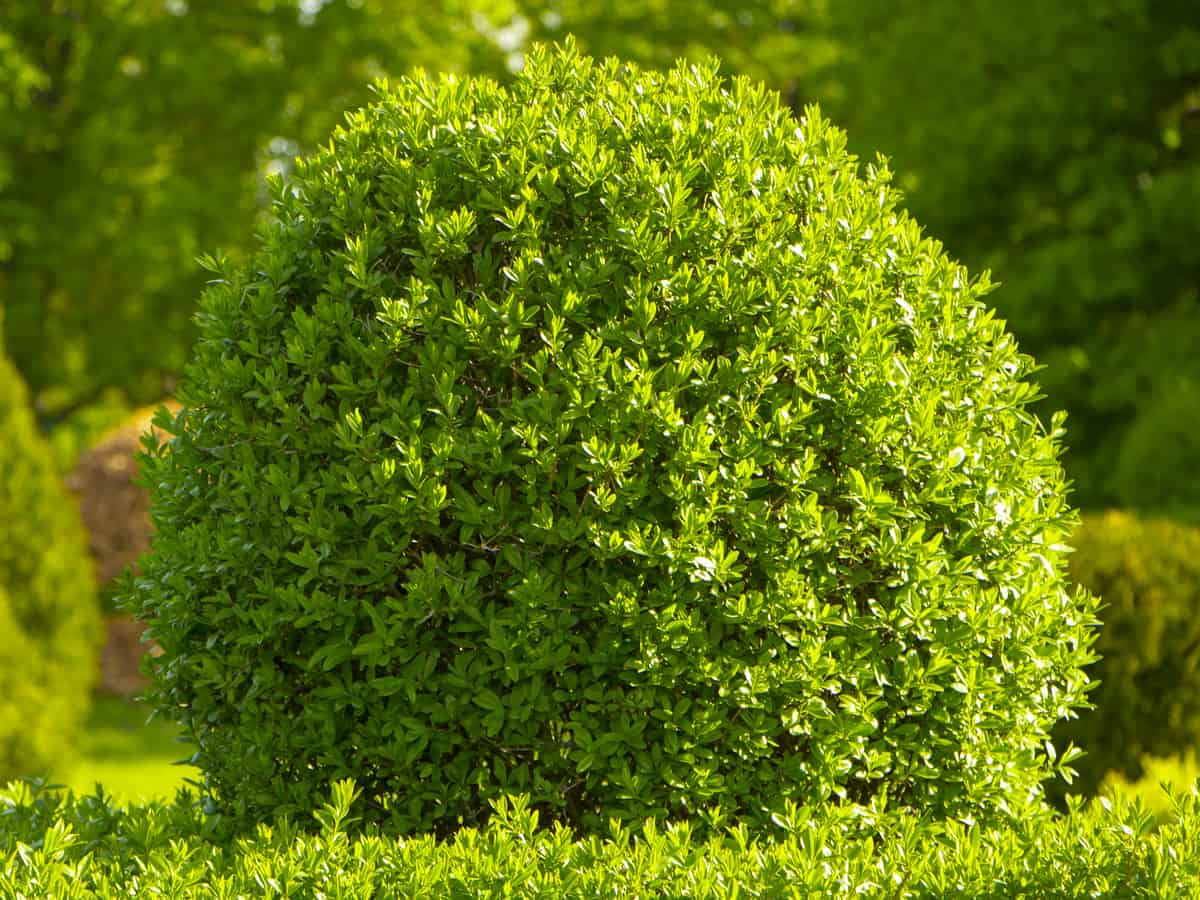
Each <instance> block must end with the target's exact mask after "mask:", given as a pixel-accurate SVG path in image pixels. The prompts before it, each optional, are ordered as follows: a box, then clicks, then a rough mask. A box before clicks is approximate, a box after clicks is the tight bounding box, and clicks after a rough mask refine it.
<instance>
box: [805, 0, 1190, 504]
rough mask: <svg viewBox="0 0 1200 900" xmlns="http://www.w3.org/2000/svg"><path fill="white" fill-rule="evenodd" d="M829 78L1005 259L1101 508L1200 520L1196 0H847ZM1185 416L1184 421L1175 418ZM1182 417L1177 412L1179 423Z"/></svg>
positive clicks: (1088, 493) (1076, 456) (933, 201)
mask: <svg viewBox="0 0 1200 900" xmlns="http://www.w3.org/2000/svg"><path fill="white" fill-rule="evenodd" d="M828 16H829V19H828V22H827V24H826V25H824V26H821V27H820V29H819V30H821V31H822V32H823V33H824V34H825V35H826V37H827V38H828V39H829V40H832V41H834V42H835V43H836V45H837V48H838V49H837V53H836V54H835V55H834V56H833V57H831V58H830V59H831V62H832V64H831V66H830V67H828V68H827V69H826V70H825V74H824V78H823V79H820V80H816V81H812V82H810V83H809V84H808V85H806V87H807V92H808V95H809V96H811V97H814V98H820V100H821V103H822V107H823V109H824V110H825V111H826V112H827V113H829V114H831V115H832V117H833V119H834V121H836V122H838V124H840V125H843V126H844V127H846V128H847V129H848V130H849V133H850V135H851V137H852V138H853V139H854V141H855V145H854V146H855V147H857V148H862V149H864V150H867V151H869V152H871V153H875V152H882V153H885V154H887V155H888V156H889V157H890V158H891V160H892V161H893V163H894V164H895V166H896V167H897V170H898V171H900V172H903V173H904V178H903V179H902V180H901V186H902V187H903V188H904V190H905V192H906V195H907V200H906V204H907V206H908V208H909V209H910V210H911V211H912V212H913V214H914V215H915V216H916V217H917V219H919V220H920V221H921V223H922V224H923V225H925V226H926V227H927V228H929V230H930V232H931V233H932V234H935V235H937V236H938V237H939V238H942V239H943V240H944V241H945V242H946V244H947V247H948V248H949V250H950V251H951V252H952V253H954V254H955V255H957V256H958V257H959V258H961V259H964V260H965V261H966V262H967V264H968V265H971V266H973V267H982V266H985V265H986V266H988V267H990V268H991V270H992V272H993V273H994V274H995V276H996V277H997V279H998V280H999V281H1000V282H1001V283H1003V284H1004V290H1003V291H1001V292H999V293H998V294H997V295H996V300H995V302H996V305H997V308H998V310H999V313H1000V315H1002V316H1004V317H1005V318H1006V319H1007V320H1008V321H1009V322H1010V323H1011V327H1012V329H1013V331H1014V333H1015V334H1016V335H1017V337H1018V338H1019V339H1020V340H1021V345H1022V347H1023V348H1024V349H1026V350H1027V351H1029V352H1032V353H1033V354H1034V355H1035V356H1036V357H1037V358H1038V360H1039V361H1040V362H1042V363H1044V364H1045V365H1046V366H1047V368H1046V371H1045V372H1044V373H1043V374H1042V376H1041V382H1042V385H1043V387H1044V389H1045V391H1046V393H1047V395H1048V398H1049V399H1048V401H1047V403H1046V405H1045V407H1044V408H1045V409H1051V408H1052V409H1060V408H1063V407H1065V408H1066V409H1067V410H1069V412H1070V419H1069V420H1068V425H1069V435H1070V440H1069V446H1070V451H1069V453H1068V455H1067V457H1066V459H1065V461H1066V465H1067V469H1068V472H1069V473H1070V474H1071V476H1072V478H1073V479H1074V480H1075V482H1076V484H1077V486H1078V491H1077V494H1076V495H1075V498H1076V502H1078V503H1079V504H1080V505H1081V506H1083V507H1084V508H1094V509H1100V508H1105V507H1108V506H1116V507H1130V508H1136V509H1140V510H1143V511H1149V512H1158V513H1160V514H1163V513H1165V514H1171V515H1180V514H1186V515H1187V516H1189V517H1190V518H1192V519H1195V520H1200V493H1198V492H1197V491H1198V489H1197V488H1196V486H1195V485H1196V481H1195V478H1194V474H1195V473H1196V472H1197V471H1200V443H1197V441H1196V439H1195V429H1194V428H1193V429H1191V430H1190V432H1189V434H1188V435H1187V437H1186V439H1184V440H1182V441H1174V440H1172V439H1171V436H1172V435H1171V433H1170V432H1173V431H1174V430H1175V429H1171V427H1170V423H1171V421H1172V420H1174V421H1175V422H1178V423H1182V422H1194V421H1195V420H1196V418H1197V416H1200V217H1198V216H1197V215H1196V209H1197V208H1198V207H1200V16H1197V5H1196V3H1195V0H1093V2H1089V3H1056V4H1046V3H1043V2H1040V0H1016V2H1008V3H995V2H992V0H969V2H965V3H964V2H963V0H943V2H932V3H931V2H928V0H922V2H916V0H905V2H900V3H897V2H895V0H840V2H838V3H830V4H828ZM1164 425H1166V426H1167V427H1168V430H1169V433H1168V434H1162V433H1161V432H1160V429H1162V428H1163V426H1164ZM1177 428H1179V426H1176V429H1177Z"/></svg>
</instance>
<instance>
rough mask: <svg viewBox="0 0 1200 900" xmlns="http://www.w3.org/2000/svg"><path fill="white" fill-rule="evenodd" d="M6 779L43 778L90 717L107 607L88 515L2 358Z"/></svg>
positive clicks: (2, 758)
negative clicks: (86, 528)
mask: <svg viewBox="0 0 1200 900" xmlns="http://www.w3.org/2000/svg"><path fill="white" fill-rule="evenodd" d="M0 434H3V435H4V439H3V441H0V778H3V779H5V780H7V779H10V778H16V777H18V776H25V775H34V774H44V773H46V772H47V771H49V770H50V768H51V767H53V765H54V764H55V763H56V762H58V761H59V759H60V758H61V755H62V753H63V751H64V750H65V749H66V748H67V747H69V745H70V744H71V742H72V741H73V739H74V737H75V734H76V732H77V730H78V728H79V724H80V723H81V721H82V720H83V717H84V715H86V713H87V710H88V706H89V703H90V699H89V698H90V689H91V686H92V682H93V680H94V679H95V675H96V657H97V653H98V652H99V649H100V641H101V627H100V606H99V603H98V602H97V600H96V594H95V590H96V589H95V586H94V584H93V580H92V567H91V561H90V559H89V558H88V555H87V542H86V541H85V539H84V536H83V528H82V526H81V524H80V521H79V511H78V509H76V507H75V505H74V503H73V501H72V500H71V498H70V497H69V495H68V494H67V492H66V489H65V488H64V487H63V486H62V485H61V484H60V483H59V480H58V476H57V474H56V472H55V468H54V464H53V461H52V459H51V455H50V452H49V448H48V447H47V446H46V444H45V442H44V441H43V440H42V439H41V437H40V435H38V433H37V431H36V429H35V427H34V424H33V416H32V414H31V413H30V410H29V407H28V397H27V395H26V391H25V385H24V384H23V383H22V382H21V380H20V377H19V376H18V375H17V373H16V372H15V371H14V370H13V368H12V366H11V364H10V363H9V362H8V360H7V359H5V358H4V357H3V356H2V355H0Z"/></svg>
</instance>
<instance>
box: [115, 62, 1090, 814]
mask: <svg viewBox="0 0 1200 900" xmlns="http://www.w3.org/2000/svg"><path fill="white" fill-rule="evenodd" d="M894 203H895V198H894V196H893V195H892V193H891V192H890V190H889V187H888V183H887V174H886V171H885V170H883V169H881V168H877V167H868V169H867V170H866V173H865V174H862V175H860V174H858V172H857V170H856V164H855V162H854V160H853V159H851V158H850V157H848V156H847V155H846V152H845V150H844V143H843V136H842V134H841V133H840V132H838V131H837V130H835V129H833V128H831V127H830V126H829V125H828V124H826V123H825V122H824V121H822V120H821V119H820V118H819V117H818V116H817V115H816V114H815V113H812V114H809V115H807V116H805V117H804V118H803V119H802V120H800V121H797V120H795V119H794V118H793V117H792V116H791V114H790V113H789V112H787V111H786V110H784V109H783V108H781V106H780V104H779V102H778V99H777V98H776V96H775V95H773V94H770V93H768V92H765V91H764V90H762V89H761V88H760V87H758V86H757V85H755V84H752V83H750V82H747V81H743V80H738V81H734V82H733V83H732V84H729V85H725V84H723V83H722V81H721V80H720V79H719V77H718V76H717V74H716V66H715V65H714V64H708V65H701V66H695V67H687V68H683V67H681V68H679V69H677V70H675V71H673V72H672V73H670V74H669V75H659V74H654V73H650V72H642V71H638V70H637V69H636V68H633V67H630V66H624V65H621V64H620V63H618V62H616V61H611V62H606V63H603V64H601V63H596V62H593V61H591V60H588V59H585V58H580V57H579V56H578V55H577V54H576V53H575V51H574V50H573V48H572V47H571V46H570V45H568V46H567V47H566V48H565V49H562V50H559V51H555V52H549V51H539V52H536V53H534V54H532V56H531V57H530V59H529V60H528V64H527V67H526V69H525V71H524V73H523V74H521V75H520V76H519V77H518V78H517V79H516V81H515V83H514V84H513V85H512V87H511V88H510V89H505V88H502V87H499V86H497V85H496V84H494V83H492V82H490V81H487V80H466V81H462V80H456V79H454V78H452V77H446V78H443V79H441V80H428V79H426V78H424V77H418V78H415V79H413V80H404V81H402V82H400V83H398V84H396V85H393V86H384V87H382V88H381V90H380V97H379V100H378V102H377V103H376V104H375V105H373V106H371V107H369V108H367V109H364V110H363V111H361V112H359V113H356V114H355V115H353V116H352V117H351V118H350V119H349V122H348V124H347V125H346V127H345V128H343V129H341V130H339V131H338V132H337V133H336V134H335V135H334V137H333V139H332V142H331V143H330V145H329V146H328V148H326V149H325V150H323V151H322V152H320V153H318V154H317V155H316V156H315V157H314V158H312V159H309V160H307V161H303V162H301V163H299V164H298V167H297V170H296V175H295V178H294V179H293V180H292V181H291V182H290V183H288V184H287V185H285V186H282V187H281V188H280V189H279V190H278V192H277V199H276V201H275V206H274V214H273V217H272V220H271V221H270V222H269V223H268V224H267V225H266V227H265V230H264V246H263V248H262V250H261V252H260V253H259V255H258V257H257V259H256V260H255V261H254V262H253V263H252V264H251V265H249V266H247V267H245V268H242V269H238V270H230V269H228V267H225V266H223V265H221V264H218V263H214V265H213V268H214V269H216V271H217V274H216V277H215V280H214V282H213V285H212V288H211V290H209V291H208V292H207V294H206V296H205V298H204V305H203V312H202V315H201V323H202V328H203V334H202V337H201V339H200V341H199V344H198V347H197V350H196V356H195V359H194V361H193V364H192V365H191V367H190V369H189V372H188V374H187V377H186V379H185V383H184V384H183V385H182V387H181V388H180V391H179V397H180V399H181V400H182V402H183V404H184V408H183V409H182V410H181V411H180V412H179V413H178V414H177V415H175V416H173V417H172V416H167V415H163V416H162V417H161V418H160V420H159V421H160V423H161V425H162V427H163V428H165V429H166V430H167V431H168V432H169V433H170V434H171V438H170V440H169V441H168V443H167V444H165V445H163V446H159V447H158V448H157V449H154V448H153V445H152V447H151V450H150V452H149V453H148V454H147V459H146V470H147V476H148V480H149V481H150V483H151V484H152V487H153V490H154V492H155V496H156V499H155V505H154V507H153V509H154V512H153V516H154V519H155V526H156V528H157V531H158V537H157V539H156V542H155V544H154V548H153V550H152V552H151V554H150V555H149V557H148V558H146V559H145V560H144V562H143V565H144V575H143V577H141V578H140V579H138V580H137V581H135V582H133V584H132V586H131V588H130V594H129V603H130V605H131V606H132V607H134V608H137V609H138V610H139V611H140V614H141V615H142V616H144V617H146V618H147V619H149V620H151V621H152V623H153V627H152V630H151V633H152V635H153V637H154V638H155V639H156V640H157V641H158V642H159V643H160V644H161V646H162V649H163V651H164V652H163V655H162V656H161V657H160V658H159V660H158V662H157V666H156V670H157V675H156V684H155V686H154V687H153V688H152V694H153V697H154V700H155V702H156V704H157V706H158V708H159V709H161V710H162V711H163V712H164V713H166V714H167V715H170V716H172V717H174V718H176V719H177V720H179V722H181V723H182V725H183V726H184V727H185V732H186V734H187V735H188V736H190V738H191V739H192V740H193V741H194V742H195V744H196V753H195V761H196V762H197V763H198V765H199V766H200V767H201V768H202V769H203V770H204V772H205V778H206V781H207V785H208V787H209V789H210V790H211V792H212V794H213V798H212V799H213V800H214V801H215V804H216V807H217V808H220V809H222V810H223V811H224V813H225V814H226V815H229V816H231V817H232V818H233V820H234V821H238V822H249V821H253V820H254V819H256V818H261V817H265V816H267V815H270V814H271V813H273V812H279V811H293V812H296V811H302V810H309V809H312V808H315V807H316V806H318V805H319V804H320V803H321V802H322V801H323V799H324V797H325V796H326V794H327V785H328V783H329V781H330V780H332V779H336V778H341V777H344V776H353V777H354V778H355V779H356V780H357V782H358V784H359V786H360V787H361V788H362V789H363V791H364V799H363V801H362V802H361V803H360V805H359V808H358V810H357V814H358V815H361V816H364V817H365V818H366V819H368V820H373V821H386V822H387V824H388V825H389V827H393V828H397V829H401V830H411V829H429V830H434V831H437V832H446V831H449V830H452V829H453V828H455V827H456V826H457V825H458V824H459V823H460V822H462V823H474V822H479V821H481V820H482V819H483V818H485V817H486V815H487V812H488V810H489V801H490V800H491V799H492V798H494V797H496V796H497V795H499V794H502V793H526V794H528V795H530V797H531V799H532V802H533V804H534V805H535V807H536V808H538V809H539V810H541V812H542V814H543V821H547V820H550V819H555V820H560V821H565V822H567V823H569V824H571V825H573V826H575V827H578V828H580V829H595V828H602V827H603V826H604V824H605V822H606V820H608V819H610V818H617V819H622V820H627V821H634V822H637V821H640V820H641V819H642V818H643V817H647V816H657V817H663V818H686V817H692V816H695V815H697V814H698V813H699V812H701V811H702V810H705V809H706V808H708V807H713V806H716V805H719V806H720V808H721V810H722V811H723V813H724V814H727V815H730V816H735V817H737V818H739V819H741V820H743V821H747V822H750V823H754V824H762V823H766V822H768V821H769V819H770V814H771V813H772V812H773V811H776V810H778V809H780V808H782V807H783V806H784V804H785V803H786V802H789V801H792V802H796V803H806V802H826V801H848V802H858V803H872V802H875V801H880V800H882V799H883V798H884V797H885V796H886V798H887V799H888V801H889V802H891V803H894V804H900V805H903V806H907V807H919V808H922V809H925V810H928V811H930V812H931V813H933V814H946V815H951V814H953V815H968V814H970V815H976V816H987V817H993V816H996V815H999V814H1002V813H1003V812H1004V811H1005V810H1007V809H1011V808H1014V807H1015V806H1016V805H1017V804H1023V803H1025V802H1026V801H1027V800H1029V799H1030V798H1033V797H1036V796H1038V791H1039V788H1038V783H1039V781H1040V780H1041V779H1043V778H1044V777H1046V776H1047V774H1048V772H1049V770H1050V768H1051V766H1050V759H1049V757H1048V753H1047V749H1046V746H1045V739H1046V736H1047V733H1048V731H1049V730H1050V728H1051V727H1052V726H1053V724H1054V723H1055V722H1056V721H1057V720H1058V719H1059V718H1060V717H1062V716H1063V715H1065V714H1066V713H1067V711H1068V710H1069V709H1070V708H1071V707H1072V705H1073V704H1076V703H1078V702H1079V701H1080V699H1081V697H1082V694H1083V688H1084V686H1085V684H1086V679H1085V677H1084V676H1083V674H1082V671H1081V665H1082V664H1083V663H1084V662H1086V661H1087V660H1088V658H1089V656H1088V644H1089V640H1090V637H1089V635H1090V629H1089V623H1091V621H1092V615H1091V606H1092V601H1091V600H1090V599H1089V598H1087V597H1086V596H1083V595H1077V596H1072V595H1071V594H1070V593H1068V591H1067V590H1066V588H1065V586H1064V579H1063V575H1062V562H1061V551H1062V550H1063V548H1062V547H1060V546H1059V545H1057V543H1056V541H1057V539H1058V537H1059V536H1060V535H1062V534H1065V533H1067V532H1068V531H1069V528H1070V526H1071V525H1072V523H1073V519H1072V516H1071V514H1070V513H1069V511H1068V507H1067V504H1066V500H1065V497H1064V486H1063V476H1062V472H1061V470H1060V467H1059V464H1058V462H1057V456H1058V448H1057V430H1055V432H1054V433H1048V432H1047V431H1046V430H1045V429H1044V428H1043V427H1042V426H1041V425H1040V423H1039V422H1038V421H1037V420H1036V419H1035V418H1034V417H1033V416H1031V415H1030V414H1029V413H1028V412H1027V411H1026V410H1025V406H1026V404H1027V403H1028V402H1029V401H1030V400H1031V399H1032V398H1033V397H1034V396H1035V388H1034V387H1033V386H1032V384H1030V383H1029V382H1028V380H1027V375H1028V373H1029V372H1030V370H1031V362H1030V360H1029V359H1028V358H1027V357H1024V356H1022V355H1020V354H1019V353H1018V351H1017V348H1016V346H1015V345H1014V343H1013V341H1012V339H1011V338H1010V337H1009V336H1008V335H1007V334H1006V333H1005V331H1004V328H1003V327H1002V323H999V322H997V321H996V320H994V319H993V318H992V317H991V315H990V314H989V313H988V311H987V310H986V308H985V307H984V306H983V305H982V304H981V303H980V300H979V298H980V296H981V295H982V294H983V293H984V292H985V291H986V290H987V283H986V281H985V280H984V281H971V280H968V278H967V277H966V275H965V273H964V272H963V270H962V269H961V268H959V267H958V266H956V265H954V264H953V263H952V262H951V261H950V260H948V259H947V258H946V257H945V256H944V255H943V254H942V253H941V251H940V249H939V247H938V245H937V244H935V243H933V242H931V241H928V240H924V239H922V237H921V235H920V231H919V228H918V226H917V225H916V224H914V223H913V222H911V221H909V220H908V219H907V218H905V216H904V215H903V214H901V213H899V212H897V211H896V209H895V206H894ZM710 812H712V811H710ZM712 814H713V815H714V816H715V815H716V813H715V812H713V813H712Z"/></svg>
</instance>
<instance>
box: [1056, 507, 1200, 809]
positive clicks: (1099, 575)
mask: <svg viewBox="0 0 1200 900" xmlns="http://www.w3.org/2000/svg"><path fill="white" fill-rule="evenodd" d="M1071 543H1072V545H1073V546H1075V547H1076V548H1077V550H1076V552H1075V554H1074V555H1073V556H1072V557H1071V562H1070V577H1071V578H1072V580H1073V581H1075V582H1076V583H1078V584H1080V585H1082V586H1083V587H1085V588H1086V589H1087V590H1089V591H1091V592H1093V593H1095V594H1096V595H1097V596H1099V597H1100V599H1101V602H1102V603H1103V604H1104V606H1103V607H1102V609H1101V612H1100V619H1101V621H1102V622H1103V623H1104V627H1103V628H1102V629H1101V632H1100V637H1099V639H1098V640H1097V642H1096V645H1095V649H1096V652H1097V654H1098V655H1099V656H1100V657H1101V658H1100V660H1099V661H1098V662H1097V663H1096V664H1095V665H1094V666H1092V667H1091V669H1090V673H1091V675H1092V677H1093V678H1094V679H1096V680H1098V681H1099V685H1098V686H1097V687H1096V688H1095V690H1094V691H1093V692H1092V693H1091V694H1090V695H1089V698H1090V700H1091V701H1092V703H1094V704H1095V706H1096V708H1095V709H1093V710H1088V711H1086V712H1083V713H1081V714H1080V717H1079V719H1078V720H1076V721H1072V722H1069V723H1064V724H1063V725H1062V726H1061V727H1060V730H1059V734H1060V738H1061V739H1062V740H1066V739H1068V738H1069V739H1071V740H1073V741H1074V742H1075V743H1076V744H1078V745H1079V746H1080V747H1081V748H1082V749H1083V750H1084V751H1086V753H1087V756H1086V757H1084V758H1083V759H1081V760H1080V762H1079V763H1078V764H1077V769H1078V770H1079V773H1080V780H1079V783H1078V785H1077V787H1078V789H1080V790H1083V791H1085V792H1086V791H1090V790H1091V789H1093V788H1095V786H1096V784H1097V783H1098V782H1099V781H1100V779H1101V777H1102V776H1104V774H1105V773H1106V772H1108V771H1110V770H1117V771H1119V772H1121V773H1123V774H1124V775H1126V776H1128V777H1136V776H1137V775H1138V774H1139V773H1140V772H1141V763H1140V758H1141V757H1142V756H1144V755H1151V756H1157V757H1165V756H1170V755H1172V754H1174V753H1178V752H1182V751H1184V750H1189V749H1192V748H1196V747H1200V617H1198V616H1197V612H1198V611H1200V529H1196V528H1191V527H1186V526H1182V525H1178V524H1175V523H1172V522H1169V521H1161V520H1142V519H1139V518H1137V517H1134V516H1132V515H1129V514H1128V513H1121V512H1109V513H1106V514H1104V515H1096V516H1090V517H1086V518H1085V519H1084V524H1083V526H1082V527H1081V528H1079V530H1078V531H1076V532H1075V534H1074V535H1073V536H1072V540H1071Z"/></svg>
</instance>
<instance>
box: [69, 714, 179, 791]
mask: <svg viewBox="0 0 1200 900" xmlns="http://www.w3.org/2000/svg"><path fill="white" fill-rule="evenodd" d="M149 714H150V711H149V710H148V709H147V708H146V705H145V704H143V703H135V702H133V701H132V700H125V699H121V698H119V697H97V698H96V704H95V707H94V708H93V709H92V713H91V716H90V717H89V719H88V721H87V724H86V725H85V727H84V730H83V734H82V735H81V737H80V742H79V751H78V755H77V758H76V761H75V763H74V765H68V766H66V767H65V768H64V770H63V772H62V773H61V774H59V776H58V778H57V779H56V780H57V781H58V782H59V783H61V784H65V785H66V786H67V787H69V788H71V789H72V790H74V791H75V792H76V793H77V794H78V793H88V792H91V790H92V789H93V788H94V787H95V785H96V782H100V783H101V784H102V785H104V790H105V792H106V793H108V794H110V795H112V796H113V797H114V798H115V799H117V800H119V801H121V802H123V803H124V802H137V801H140V800H150V799H154V798H164V799H170V798H171V797H173V796H175V791H176V790H177V789H178V788H181V787H184V786H185V783H184V779H185V778H196V777H198V775H199V773H198V772H197V770H196V769H195V768H193V767H192V766H182V765H173V763H174V762H175V761H176V760H179V759H182V758H184V757H186V756H187V755H188V753H189V747H188V745H186V744H182V743H180V742H179V741H177V740H176V734H177V731H176V727H175V725H174V724H172V723H170V722H165V721H163V720H161V719H156V720H155V721H154V722H152V723H150V724H149V725H147V724H146V717H147V716H148V715H149Z"/></svg>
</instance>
